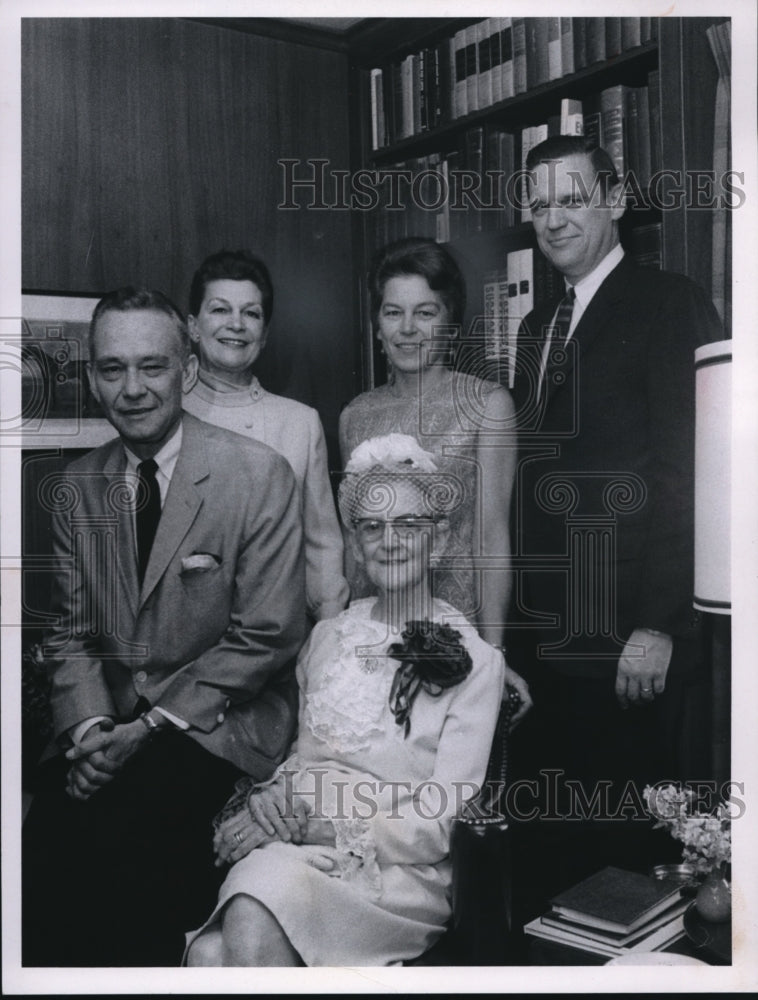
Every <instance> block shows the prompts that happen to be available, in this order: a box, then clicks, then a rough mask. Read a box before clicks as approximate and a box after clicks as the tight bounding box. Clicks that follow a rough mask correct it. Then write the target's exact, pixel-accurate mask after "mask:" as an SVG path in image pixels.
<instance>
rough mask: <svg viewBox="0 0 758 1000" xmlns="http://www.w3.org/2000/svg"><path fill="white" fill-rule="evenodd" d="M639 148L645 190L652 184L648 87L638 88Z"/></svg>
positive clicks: (639, 167)
mask: <svg viewBox="0 0 758 1000" xmlns="http://www.w3.org/2000/svg"><path fill="white" fill-rule="evenodd" d="M637 108H638V119H637V141H638V143H639V148H638V150H637V159H638V169H639V182H640V186H641V188H642V190H643V191H646V190H647V188H648V187H649V186H650V179H651V176H652V168H651V163H652V157H651V149H650V93H649V91H648V88H647V87H638V88H637Z"/></svg>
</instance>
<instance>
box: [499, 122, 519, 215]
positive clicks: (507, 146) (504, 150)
mask: <svg viewBox="0 0 758 1000" xmlns="http://www.w3.org/2000/svg"><path fill="white" fill-rule="evenodd" d="M498 144H499V146H500V153H499V160H500V170H501V178H502V190H503V195H504V203H505V212H504V213H503V214H502V215H500V216H498V218H499V219H500V220H502V221H501V228H506V229H511V228H512V227H513V226H514V225H515V224H516V209H515V207H514V205H513V198H512V197H510V196H509V194H508V192H509V189H508V187H507V184H508V179H509V178H510V177H512V176H513V174H514V172H515V170H516V142H515V139H514V137H513V133H511V132H501V133H500V135H499V137H498Z"/></svg>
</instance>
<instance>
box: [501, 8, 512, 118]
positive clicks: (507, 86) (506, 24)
mask: <svg viewBox="0 0 758 1000" xmlns="http://www.w3.org/2000/svg"><path fill="white" fill-rule="evenodd" d="M500 21H501V24H502V28H501V31H500V58H501V60H502V65H503V84H502V86H503V100H504V101H505V100H507V99H508V98H509V97H513V95H514V94H515V90H514V81H513V23H512V18H510V17H501V18H500Z"/></svg>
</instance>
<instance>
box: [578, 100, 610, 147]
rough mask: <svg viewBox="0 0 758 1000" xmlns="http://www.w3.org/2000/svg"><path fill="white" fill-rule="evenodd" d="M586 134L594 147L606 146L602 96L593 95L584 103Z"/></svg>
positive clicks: (583, 112)
mask: <svg viewBox="0 0 758 1000" xmlns="http://www.w3.org/2000/svg"><path fill="white" fill-rule="evenodd" d="M582 117H583V120H584V134H585V136H586V138H587V139H588V140H589V141H590V142H591V143H592V145H593V146H605V136H604V134H603V115H602V112H601V110H600V96H599V94H593V95H591V96H590V97H586V98H585V99H584V100H583V101H582Z"/></svg>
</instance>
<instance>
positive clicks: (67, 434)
mask: <svg viewBox="0 0 758 1000" xmlns="http://www.w3.org/2000/svg"><path fill="white" fill-rule="evenodd" d="M99 298H100V296H99V295H91V294H83V295H79V294H62V293H60V292H37V291H29V292H24V293H23V295H22V317H23V318H22V336H21V366H20V367H21V426H20V430H21V433H22V435H23V439H24V447H26V448H34V447H50V445H55V444H61V445H63V446H66V447H85V448H89V447H93V446H96V445H98V444H101V443H102V442H103V441H106V440H108V439H109V438H110V437H112V436H113V428H112V427H111V426H110V424H108V422H107V421H106V420H105V419H104V418H103V415H102V411H101V409H100V406H99V404H98V402H97V400H96V399H95V397H94V396H93V395H92V392H91V391H90V387H89V381H88V379H87V370H86V369H87V360H88V358H89V348H88V334H89V324H90V320H91V318H92V313H93V310H94V308H95V306H96V304H97V302H98V300H99Z"/></svg>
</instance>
